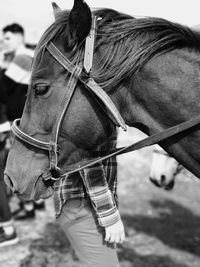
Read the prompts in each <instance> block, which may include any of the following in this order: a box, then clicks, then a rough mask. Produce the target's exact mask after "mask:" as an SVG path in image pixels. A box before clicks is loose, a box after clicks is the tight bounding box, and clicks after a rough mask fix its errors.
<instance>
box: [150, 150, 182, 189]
mask: <svg viewBox="0 0 200 267" xmlns="http://www.w3.org/2000/svg"><path fill="white" fill-rule="evenodd" d="M181 170H182V166H181V165H180V164H179V162H178V161H177V160H175V159H174V158H173V157H171V156H170V155H169V154H168V153H167V152H166V151H164V150H163V149H162V148H161V147H160V146H158V145H155V146H154V149H153V152H152V162H151V165H150V175H149V179H150V181H151V182H152V183H153V184H154V185H156V186H157V187H161V188H164V189H165V190H172V189H173V187H174V184H175V178H176V176H177V175H178V174H179V173H180V171H181Z"/></svg>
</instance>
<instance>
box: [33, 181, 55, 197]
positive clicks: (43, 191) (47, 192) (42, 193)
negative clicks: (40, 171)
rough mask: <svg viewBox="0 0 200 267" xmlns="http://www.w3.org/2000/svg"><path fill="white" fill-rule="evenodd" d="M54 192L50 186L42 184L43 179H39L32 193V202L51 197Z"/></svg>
mask: <svg viewBox="0 0 200 267" xmlns="http://www.w3.org/2000/svg"><path fill="white" fill-rule="evenodd" d="M53 193H54V191H53V188H52V187H51V186H48V185H46V184H45V183H44V181H43V179H42V178H41V177H39V179H38V180H37V182H36V184H35V188H34V192H33V200H35V201H38V200H40V199H46V198H49V197H51V196H52V195H53Z"/></svg>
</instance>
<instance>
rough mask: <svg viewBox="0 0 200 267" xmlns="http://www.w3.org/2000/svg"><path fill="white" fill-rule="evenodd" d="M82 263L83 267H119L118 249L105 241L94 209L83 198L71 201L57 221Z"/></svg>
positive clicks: (67, 203)
mask: <svg viewBox="0 0 200 267" xmlns="http://www.w3.org/2000/svg"><path fill="white" fill-rule="evenodd" d="M57 222H58V223H59V224H60V226H61V228H62V229H63V231H64V232H65V234H66V236H67V237H68V239H69V241H70V243H71V245H72V247H73V249H74V250H75V252H76V254H77V256H78V258H79V259H80V261H81V264H82V265H81V266H82V267H94V266H95V267H119V262H118V258H117V252H116V249H115V248H113V247H112V246H109V245H107V244H106V243H105V241H104V228H102V227H100V226H99V225H98V224H97V221H96V219H95V216H94V214H93V211H92V207H91V206H90V204H89V202H88V201H87V200H86V199H83V198H75V199H70V200H68V201H67V202H66V204H65V205H64V207H63V210H62V213H61V215H60V216H59V218H58V219H57Z"/></svg>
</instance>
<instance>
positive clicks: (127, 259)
mask: <svg viewBox="0 0 200 267" xmlns="http://www.w3.org/2000/svg"><path fill="white" fill-rule="evenodd" d="M143 137H144V135H143V134H141V133H140V132H139V131H137V130H135V129H131V130H130V131H129V133H128V134H123V135H122V134H120V138H119V143H120V145H125V144H130V143H132V142H134V141H136V140H138V139H141V138H143ZM151 151H152V148H151V147H149V148H144V149H141V150H139V151H136V152H134V153H130V154H127V155H123V156H120V157H119V159H118V162H119V199H120V211H121V214H122V219H123V222H124V225H125V229H126V236H127V237H126V241H125V242H124V244H123V245H122V246H120V247H119V248H118V255H119V259H120V265H121V267H199V266H200V208H199V207H200V193H199V192H200V181H198V180H197V179H196V178H195V177H193V176H192V175H191V174H189V173H187V172H186V171H183V172H182V173H180V174H179V175H178V177H177V180H176V185H175V188H174V189H173V190H172V191H171V192H168V191H163V190H161V189H158V188H156V187H155V186H154V185H152V184H151V183H150V182H149V179H148V175H149V166H150V163H151ZM16 227H17V231H18V234H19V237H20V242H19V244H17V245H15V246H11V247H7V248H3V249H0V266H1V267H35V266H37V267H65V266H68V267H81V266H80V264H79V262H78V260H77V258H76V256H75V255H74V253H73V252H72V250H71V248H70V245H69V243H68V241H67V239H66V238H65V237H64V236H63V233H62V230H61V229H60V228H59V226H58V225H57V224H56V223H55V220H54V210H53V202H52V199H48V200H47V201H46V211H37V214H36V219H35V220H30V221H25V222H23V223H21V222H20V223H19V222H16Z"/></svg>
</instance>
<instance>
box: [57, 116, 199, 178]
mask: <svg viewBox="0 0 200 267" xmlns="http://www.w3.org/2000/svg"><path fill="white" fill-rule="evenodd" d="M198 124H200V116H198V117H196V118H193V119H191V120H189V121H186V122H183V123H180V124H178V125H175V126H172V127H170V128H168V129H166V130H163V131H161V132H159V133H156V134H153V135H151V136H149V137H147V138H144V139H143V140H141V141H138V142H136V143H134V144H132V145H130V146H127V147H121V148H117V149H115V150H113V151H111V153H110V154H108V155H105V156H103V157H98V158H95V159H92V160H85V161H82V162H81V163H77V164H73V165H70V166H68V167H67V168H66V169H65V171H66V172H65V173H64V174H63V175H62V177H63V176H66V175H69V174H72V173H74V172H77V171H81V170H83V169H85V168H88V167H91V166H92V165H95V164H96V163H99V162H102V161H104V160H106V159H108V158H111V157H114V156H118V155H122V154H125V153H128V152H132V151H135V150H138V149H141V148H144V147H147V146H151V145H155V144H157V143H159V142H161V141H163V140H166V139H167V138H170V137H172V136H174V135H176V134H178V133H181V132H184V131H186V130H188V129H190V128H192V127H194V126H196V125H198Z"/></svg>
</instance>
